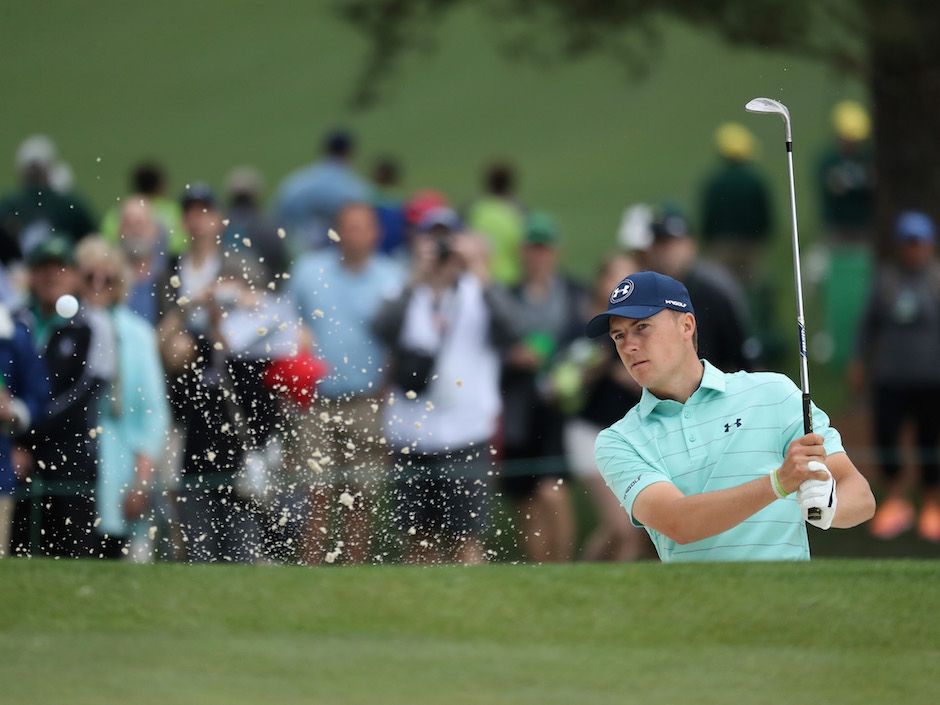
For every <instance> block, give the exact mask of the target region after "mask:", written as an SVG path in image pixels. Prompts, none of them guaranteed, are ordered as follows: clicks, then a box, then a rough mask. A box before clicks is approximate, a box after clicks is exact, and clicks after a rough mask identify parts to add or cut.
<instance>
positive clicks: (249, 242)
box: [222, 166, 290, 283]
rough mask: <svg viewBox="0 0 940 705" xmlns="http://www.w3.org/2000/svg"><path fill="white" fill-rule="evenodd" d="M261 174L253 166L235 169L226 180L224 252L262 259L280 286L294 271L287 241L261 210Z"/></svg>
mask: <svg viewBox="0 0 940 705" xmlns="http://www.w3.org/2000/svg"><path fill="white" fill-rule="evenodd" d="M263 186H264V184H263V182H262V180H261V174H260V173H259V172H258V170H257V169H255V168H254V167H250V166H241V167H236V168H235V169H232V171H231V172H230V173H229V175H228V178H227V179H226V185H225V192H226V211H225V220H226V221H227V222H228V224H227V225H226V226H225V232H224V233H223V234H222V249H223V250H227V251H233V252H244V253H246V254H247V255H253V256H254V257H256V258H258V259H259V260H260V261H261V262H262V263H263V266H264V268H265V269H266V270H267V271H268V272H269V281H274V282H275V283H278V282H279V280H280V275H282V274H285V273H287V272H289V271H290V260H289V258H288V253H287V247H286V244H285V240H282V239H281V238H280V237H278V234H277V228H275V227H274V224H273V223H272V222H271V220H270V219H269V218H268V216H267V215H266V214H265V213H264V211H263V210H262V207H261V193H262V190H263Z"/></svg>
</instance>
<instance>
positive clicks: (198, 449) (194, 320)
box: [157, 183, 253, 562]
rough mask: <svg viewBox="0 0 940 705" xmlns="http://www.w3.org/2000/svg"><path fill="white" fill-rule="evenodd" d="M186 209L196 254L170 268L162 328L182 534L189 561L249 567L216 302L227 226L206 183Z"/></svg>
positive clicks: (193, 190) (247, 523)
mask: <svg viewBox="0 0 940 705" xmlns="http://www.w3.org/2000/svg"><path fill="white" fill-rule="evenodd" d="M180 207H181V208H182V211H183V225H184V227H185V228H186V232H187V234H188V236H189V242H190V247H189V250H188V251H187V252H186V254H184V255H183V256H182V257H180V258H178V259H177V260H176V261H175V262H174V263H172V264H171V266H170V269H169V272H168V281H167V282H166V284H165V286H164V294H163V296H162V297H161V303H162V307H163V315H162V319H161V321H160V324H159V326H158V329H157V332H158V336H157V337H158V339H159V342H160V352H161V355H162V357H163V364H164V367H165V369H166V373H167V386H168V388H169V390H170V406H171V410H172V412H173V424H174V427H175V428H174V429H173V430H172V431H171V438H173V440H172V441H171V442H173V443H176V442H179V443H181V446H182V450H181V452H180V454H179V455H180V460H179V461H178V462H180V465H181V467H180V468H179V471H180V489H179V496H180V501H179V502H178V503H177V505H176V506H177V509H178V511H179V521H180V524H179V529H180V531H181V533H182V541H183V547H184V549H185V554H186V559H187V560H189V561H191V562H209V561H217V560H222V559H223V557H224V558H227V559H229V560H235V561H244V560H247V559H248V550H249V546H248V539H249V538H250V536H251V535H252V531H253V527H252V526H251V522H252V520H253V517H251V516H250V514H249V512H248V511H246V508H245V506H244V503H243V502H242V501H241V499H240V498H239V497H236V496H235V493H234V487H235V486H236V482H235V473H236V472H238V470H239V469H240V468H241V466H242V458H243V456H244V447H243V445H242V442H241V439H240V438H239V436H238V435H237V433H236V430H235V423H236V419H235V414H234V411H233V409H232V405H231V404H229V403H228V401H227V395H228V390H227V389H226V387H225V385H226V384H227V383H228V368H227V366H226V355H227V346H226V341H225V337H224V335H223V333H222V321H223V310H222V305H221V303H220V301H219V297H218V296H217V287H218V284H219V277H220V275H221V274H222V269H223V261H225V258H224V257H223V254H222V248H221V244H220V243H221V236H222V231H223V229H224V227H225V226H224V223H223V222H222V221H223V216H222V213H221V211H220V210H219V207H218V202H217V201H216V197H215V194H214V192H213V191H212V189H211V188H209V186H207V185H206V184H202V183H197V184H193V185H191V186H189V187H188V188H187V189H186V190H185V191H184V192H183V194H182V196H181V198H180ZM174 470H175V468H174ZM174 474H175V473H174ZM199 537H203V538H202V539H200V540H197V539H199Z"/></svg>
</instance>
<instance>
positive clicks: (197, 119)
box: [0, 0, 860, 274]
mask: <svg viewBox="0 0 940 705" xmlns="http://www.w3.org/2000/svg"><path fill="white" fill-rule="evenodd" d="M332 7H333V3H329V2H320V3H306V4H301V3H287V2H272V3H263V4H262V3H256V2H245V1H237V0H231V1H225V2H223V1H222V0H211V1H209V0H206V1H203V2H198V3H191V2H181V1H179V0H171V1H170V2H164V3H155V4H154V3H151V4H143V3H122V2H115V1H113V0H106V1H103V2H95V3H90V2H74V3H3V4H2V5H0V60H2V65H3V67H4V80H3V84H4V91H3V101H2V107H0V115H2V122H3V130H2V131H0V165H3V164H5V165H6V166H3V167H2V168H0V190H2V189H5V188H6V187H8V186H9V185H10V184H11V183H12V181H13V174H12V155H13V152H14V150H15V147H16V145H17V144H18V143H19V141H20V140H21V139H23V137H25V136H26V135H28V134H30V133H33V132H36V131H45V132H48V133H49V134H50V135H52V136H53V137H54V138H55V139H56V140H57V141H58V143H59V145H60V149H61V152H62V154H63V156H64V157H65V158H66V159H67V160H68V161H69V162H70V163H71V164H72V166H73V168H74V170H75V173H76V176H77V182H78V185H79V187H80V189H81V190H82V191H83V192H85V193H86V194H87V195H88V196H89V197H90V198H91V199H92V200H93V202H94V204H95V205H96V207H97V208H98V210H99V211H101V210H103V209H104V208H105V207H106V206H107V205H108V204H110V203H113V202H114V199H116V198H118V197H120V196H122V195H123V194H124V192H125V183H126V174H127V171H128V167H129V166H130V164H131V163H132V162H133V161H134V160H136V159H139V158H141V157H147V156H156V157H159V158H161V159H163V160H164V161H165V162H166V164H167V165H168V168H169V171H170V175H171V178H172V181H173V188H174V191H175V190H178V189H180V188H182V186H183V185H184V184H185V183H186V182H188V181H194V180H198V179H207V180H209V181H211V182H213V183H215V184H217V185H220V184H221V183H222V181H223V178H224V175H225V174H226V172H227V170H228V169H229V168H231V167H232V166H235V165H238V164H244V163H248V164H254V165H257V166H258V167H259V168H260V169H261V170H262V171H263V172H264V173H265V174H266V176H267V180H268V187H269V189H273V187H274V186H276V184H277V182H278V181H279V180H280V178H281V177H282V176H283V175H284V174H286V173H287V172H288V171H289V170H291V169H293V168H295V167H297V166H298V165H301V164H303V163H305V162H307V161H309V160H310V159H311V158H312V157H313V156H314V154H315V152H316V150H317V145H318V141H319V138H320V135H321V133H322V132H323V131H324V130H325V129H327V128H328V127H330V126H332V125H335V124H338V123H345V124H349V125H351V126H352V127H353V128H355V130H356V131H357V132H358V133H359V134H360V135H361V146H362V154H361V158H360V164H361V165H362V166H363V167H367V166H368V164H369V162H370V161H371V159H372V157H374V156H375V155H377V154H379V153H385V152H390V153H394V154H398V155H400V156H401V157H402V159H403V162H404V165H405V169H406V181H407V187H408V189H413V188H417V187H426V186H438V187H441V188H443V189H445V190H446V191H447V192H448V193H449V194H450V195H451V196H452V197H453V198H454V199H455V200H456V201H457V202H462V201H465V200H466V199H468V198H470V197H472V196H473V195H474V194H475V193H476V192H477V188H478V181H479V173H480V169H481V167H482V166H483V165H484V164H485V163H486V162H487V161H488V160H490V159H491V158H493V157H496V156H506V157H509V158H511V159H513V160H514V161H515V162H516V163H517V164H518V165H519V167H520V170H521V172H522V175H523V183H522V196H523V198H524V200H525V201H526V202H528V203H531V204H533V205H538V206H541V207H544V208H548V209H549V210H553V211H555V212H556V213H557V214H558V215H559V217H560V219H561V222H562V224H563V225H564V227H565V230H566V234H567V244H566V247H567V252H568V253H569V262H568V264H569V265H570V266H571V267H572V268H573V269H574V270H575V271H578V272H581V273H582V274H585V273H588V272H590V271H591V270H592V269H593V265H594V261H595V259H596V258H597V256H598V255H599V254H601V253H602V252H604V251H605V250H606V249H608V248H609V247H610V245H611V244H612V238H613V233H614V230H615V228H616V226H617V224H618V222H619V218H620V214H621V212H622V210H623V208H624V207H625V206H626V205H627V204H628V203H631V202H634V201H638V200H648V201H659V200H662V199H667V198H672V199H677V200H678V201H679V202H682V203H685V204H686V205H688V206H690V207H691V206H693V205H694V203H695V193H696V189H697V186H698V183H699V181H700V180H701V178H702V176H703V174H704V172H705V171H706V170H707V169H708V167H709V164H710V163H711V159H712V133H713V130H714V129H715V127H716V126H717V125H718V124H719V123H720V122H722V121H725V120H729V119H735V120H741V121H743V122H746V123H747V124H748V125H749V126H751V127H752V128H753V129H754V130H755V132H757V134H758V135H759V136H760V137H761V139H762V140H763V142H764V145H765V148H764V151H763V157H762V161H763V164H764V166H765V167H766V169H767V171H768V173H770V174H771V175H772V176H773V178H774V181H775V184H776V186H777V196H778V198H779V204H780V209H779V215H781V216H782V215H783V210H784V208H785V204H786V201H785V194H786V191H785V190H784V189H785V181H784V178H785V160H784V159H783V155H782V153H780V151H779V150H778V149H777V147H778V146H782V145H780V141H781V140H782V131H781V127H780V125H779V124H777V122H776V121H770V120H766V119H761V118H755V117H753V116H748V115H747V114H745V112H744V110H743V105H744V103H745V102H746V101H747V100H748V99H749V98H751V97H754V96H756V95H769V96H771V97H775V98H779V99H781V100H783V101H785V102H787V103H788V104H789V106H790V108H791V110H792V112H793V115H794V121H795V131H796V140H797V166H798V169H799V174H798V183H799V187H800V190H801V197H802V203H801V206H802V209H801V210H802V213H803V215H804V220H805V222H806V234H807V236H811V235H812V230H813V228H812V227H811V226H812V224H813V222H814V216H815V210H816V207H815V202H814V190H813V188H812V183H811V182H812V177H813V162H814V155H815V153H816V152H817V150H818V148H819V146H820V144H821V143H822V142H823V141H824V139H825V137H826V131H827V119H828V117H827V116H828V111H829V109H830V107H831V105H832V104H833V103H834V102H835V101H836V100H838V99H839V98H842V97H845V96H846V95H858V94H859V91H860V88H859V86H858V85H857V84H856V83H854V82H850V81H848V80H846V79H842V78H840V77H837V76H834V75H832V74H831V73H829V72H828V71H826V70H823V69H822V68H820V67H819V66H818V65H817V64H813V63H809V62H806V61H799V60H795V59H793V58H792V57H788V56H783V55H779V54H770V53H758V52H754V51H739V50H732V49H729V48H727V47H725V46H724V45H722V44H721V43H719V42H718V41H717V40H715V39H714V38H712V37H710V36H698V35H696V34H695V33H694V31H693V30H691V29H689V28H687V27H685V26H684V25H676V24H669V25H666V31H665V34H664V37H665V41H664V46H663V48H662V52H661V60H660V61H658V62H656V65H655V68H654V70H653V72H652V73H651V75H650V76H649V77H648V79H646V80H645V81H641V82H631V81H628V80H627V79H626V78H625V77H624V73H623V71H622V70H621V69H620V68H619V67H617V66H615V65H614V64H612V63H610V62H607V61H603V60H600V59H596V60H591V61H587V62H583V63H580V64H575V65H561V66H558V67H556V68H554V69H550V70H541V69H537V68H534V67H532V66H528V65H520V64H512V63H507V62H506V61H504V60H503V59H502V58H501V57H500V56H499V54H498V52H497V51H496V49H495V48H494V41H493V36H494V27H493V24H492V23H488V22H485V21H483V20H482V18H481V17H479V16H477V15H475V14H472V13H470V14H468V13H466V12H465V13H463V14H457V15H455V16H454V17H452V18H451V19H449V20H448V21H447V22H446V24H445V25H444V26H443V27H442V29H441V36H440V39H439V41H438V42H437V44H438V50H437V51H436V52H434V53H430V54H427V55H418V56H414V57H410V58H409V59H408V60H407V61H406V62H405V66H404V68H403V71H402V73H401V76H400V80H398V81H397V82H396V83H395V84H393V85H392V86H390V91H389V92H388V96H387V100H386V101H385V102H384V103H382V104H380V105H379V106H378V107H376V108H375V109H373V110H371V111H369V112H366V113H352V112H351V111H350V109H349V105H348V98H349V97H350V95H351V93H352V90H351V82H352V81H353V80H354V78H355V77H356V76H357V74H358V71H359V70H360V68H361V66H362V61H363V59H364V57H365V44H364V42H363V40H362V38H361V37H360V36H359V35H357V34H356V33H355V32H354V31H353V30H352V29H351V28H350V27H349V26H347V25H345V24H343V23H342V22H341V21H340V20H339V19H338V18H337V17H336V16H335V15H334V14H333V13H332V10H331V8H332ZM778 223H779V229H780V230H781V234H784V235H785V234H786V227H785V226H786V220H785V219H784V218H783V217H780V218H778Z"/></svg>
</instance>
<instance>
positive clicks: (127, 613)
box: [0, 560, 940, 705]
mask: <svg viewBox="0 0 940 705" xmlns="http://www.w3.org/2000/svg"><path fill="white" fill-rule="evenodd" d="M938 578H940V565H938V564H937V563H928V562H890V561H883V562H847V561H838V562H832V561H830V562H826V561H821V562H819V561H818V562H814V563H811V564H801V565H785V564H780V565H772V564H771V565H705V566H661V565H658V564H640V565H577V566H558V567H552V566H541V567H534V566H509V565H500V566H486V567H479V568H457V567H450V568H448V567H441V568H425V569H418V568H407V567H373V568H340V569H300V568H261V567H239V566H199V567H194V566H179V565H155V566H130V565H118V564H102V563H92V562H52V561H25V560H16V561H5V562H3V563H0V648H2V650H3V653H4V658H3V659H2V660H0V682H2V683H3V694H2V697H0V701H2V702H4V703H6V702H10V703H24V704H28V703H50V702H68V703H74V704H76V705H80V704H82V703H95V704H96V705H97V704H107V703H129V704H137V703H140V704H144V703H154V704H158V703H160V704H162V703H193V702H199V703H226V704H237V703H257V702H276V703H363V704H365V703H390V704H392V703H409V704H420V703H539V704H543V703H574V702H577V703H623V702H638V703H677V702H686V703H728V702H748V703H750V702H761V703H792V702H794V701H802V700H807V699H810V700H812V701H814V702H825V703H835V704H839V703H873V702H889V701H890V702H904V703H933V702H937V699H938V698H940V684H938V683H937V681H936V679H932V678H928V677H927V674H928V673H929V672H931V671H932V668H933V667H934V665H935V664H936V660H937V658H938V656H940V634H938V632H937V630H936V628H935V627H936V625H935V620H933V619H932V618H931V617H930V616H931V615H935V614H937V612H938V609H940V593H938V591H937V590H936V589H934V586H935V585H936V581H937V579H938Z"/></svg>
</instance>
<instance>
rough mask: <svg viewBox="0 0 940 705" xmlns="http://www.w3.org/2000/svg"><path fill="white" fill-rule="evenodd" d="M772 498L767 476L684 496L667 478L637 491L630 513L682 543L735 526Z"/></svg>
mask: <svg viewBox="0 0 940 705" xmlns="http://www.w3.org/2000/svg"><path fill="white" fill-rule="evenodd" d="M775 499H777V496H776V495H775V494H774V491H773V488H772V487H771V485H770V479H769V476H768V477H761V478H758V479H756V480H751V481H750V482H746V483H744V484H743V485H738V486H737V487H731V488H729V489H726V490H717V491H715V492H703V493H702V494H693V495H688V496H686V495H684V494H682V492H681V491H680V490H679V488H678V487H676V486H675V485H673V484H671V483H669V482H659V483H657V484H655V485H650V486H649V487H647V488H646V489H644V490H643V491H642V492H640V494H638V495H637V497H636V500H634V502H633V516H634V518H635V519H636V520H637V521H638V522H640V523H641V524H643V525H644V526H647V527H649V528H651V529H655V530H656V531H658V532H659V533H661V534H665V535H666V536H668V537H669V538H671V539H672V540H673V541H675V542H676V543H680V544H686V543H692V542H693V541H701V540H702V539H707V538H708V537H709V536H714V535H715V534H720V533H721V532H722V531H727V530H728V529H730V528H732V527H735V526H737V525H738V524H740V523H741V522H742V521H744V520H745V519H747V518H748V517H749V516H751V515H752V514H756V513H757V512H759V511H760V510H761V509H763V508H764V507H766V506H767V505H768V504H770V503H771V502H773V501H774V500H775Z"/></svg>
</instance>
